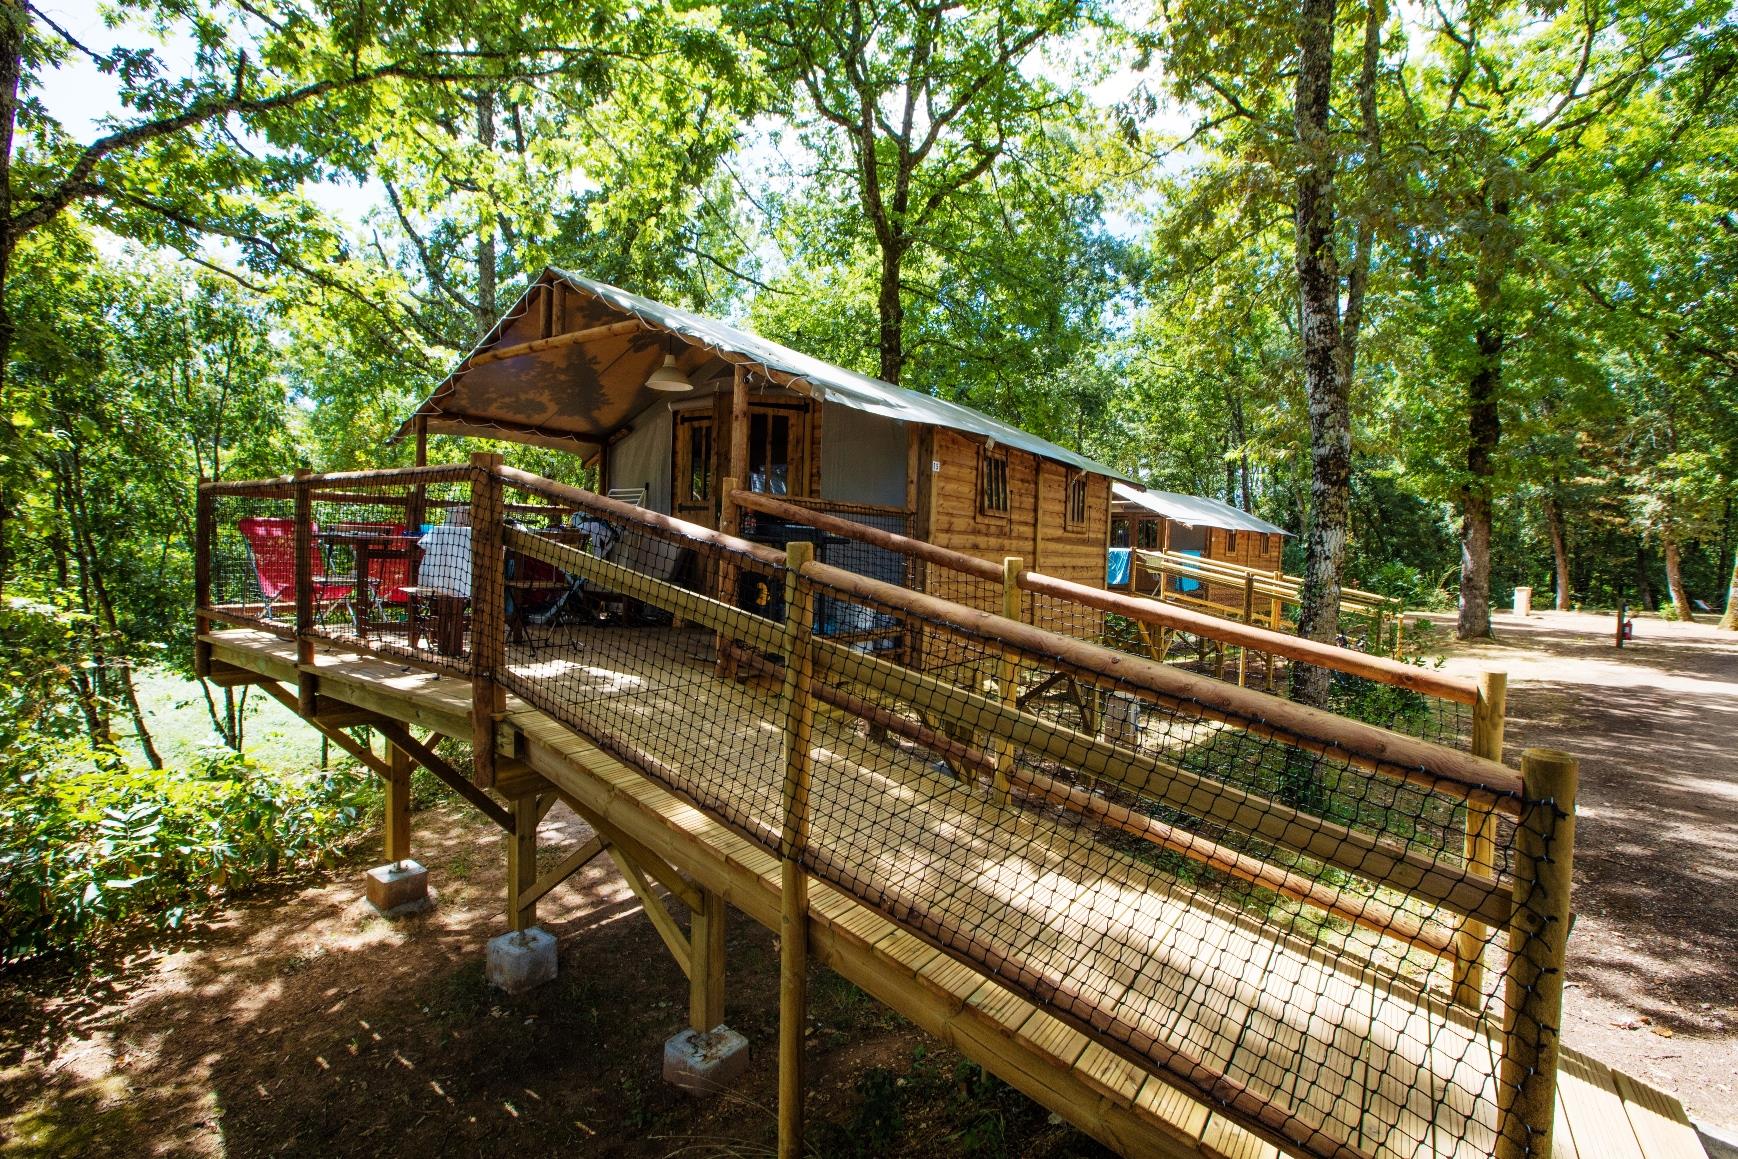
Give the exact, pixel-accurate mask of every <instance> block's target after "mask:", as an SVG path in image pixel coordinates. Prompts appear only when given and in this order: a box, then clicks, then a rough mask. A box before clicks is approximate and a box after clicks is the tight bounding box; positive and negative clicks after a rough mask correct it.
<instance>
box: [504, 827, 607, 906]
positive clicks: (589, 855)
mask: <svg viewBox="0 0 1738 1159" xmlns="http://www.w3.org/2000/svg"><path fill="white" fill-rule="evenodd" d="M608 844H609V842H607V841H605V840H604V839H603V838H602V837H600V836H597V835H596V834H593V835H592V838H591V840H589V841H587V842H586V843H585V844H583V845H581V846H580V847H579V848H578V849H575V850H574V851H573V852H572V853H569V854H568V855H567V856H566V857H563V858H562V859H561V862H560V864H558V865H557V866H555V868H553V869H551V870H550V871H549V872H548V873H546V874H544V875H543V876H542V877H540V878H538V879H537V881H536V883H535V884H533V885H532V886H531V887H530V888H528V889H525V890H522V891H520V894H519V900H520V901H521V902H522V903H525V904H529V905H536V904H537V903H538V902H539V901H540V900H542V898H543V895H544V894H546V893H548V892H549V891H550V890H552V889H554V888H555V887H556V886H558V885H560V884H561V883H562V882H564V881H566V880H567V879H568V878H570V877H572V876H573V875H574V874H576V873H578V872H579V871H580V870H582V869H584V868H585V867H586V866H588V865H590V864H591V863H592V862H593V861H595V860H597V856H598V854H600V853H602V852H603V851H604V849H605V847H606V846H608Z"/></svg>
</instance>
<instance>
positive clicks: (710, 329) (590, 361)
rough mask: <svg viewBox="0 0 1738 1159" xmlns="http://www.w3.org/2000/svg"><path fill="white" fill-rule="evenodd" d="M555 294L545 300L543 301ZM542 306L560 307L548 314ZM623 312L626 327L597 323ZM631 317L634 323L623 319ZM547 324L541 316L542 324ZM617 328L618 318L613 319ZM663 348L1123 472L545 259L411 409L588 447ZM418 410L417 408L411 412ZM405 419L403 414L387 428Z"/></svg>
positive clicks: (705, 369)
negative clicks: (534, 346)
mask: <svg viewBox="0 0 1738 1159" xmlns="http://www.w3.org/2000/svg"><path fill="white" fill-rule="evenodd" d="M546 301H548V302H552V303H556V304H555V305H553V306H549V307H546V306H545V304H544V303H545V302H546ZM546 309H550V310H554V311H556V312H558V316H553V317H546V316H545V313H544V311H545V310H546ZM617 322H628V323H630V325H629V326H627V327H626V329H625V332H621V333H615V332H602V331H604V330H605V328H611V327H610V324H611V323H617ZM635 322H637V323H638V326H637V327H636V326H633V325H632V324H631V323H635ZM546 323H547V325H546ZM611 329H614V328H611ZM584 330H599V331H600V333H598V334H597V335H596V336H595V337H594V338H588V339H587V340H586V341H584V342H579V343H570V344H566V345H556V346H552V347H549V348H545V349H541V350H535V351H527V352H525V353H522V354H518V355H515V356H513V357H510V358H502V359H491V358H489V357H488V356H489V355H490V353H491V352H492V351H495V350H502V349H505V348H507V347H513V346H518V345H521V344H524V343H528V342H534V341H537V340H538V339H540V338H542V337H545V336H547V335H549V334H563V333H569V332H575V331H584ZM666 353H673V354H676V355H677V364H678V366H680V367H681V369H682V371H683V373H685V374H687V375H688V376H689V377H690V378H691V379H692V380H693V381H695V382H706V381H711V380H712V379H714V378H716V377H718V376H721V375H728V374H729V372H730V371H731V368H732V367H733V366H746V367H748V368H750V369H753V370H758V371H760V372H761V373H763V374H765V375H766V376H767V377H768V378H769V379H771V380H772V381H773V382H776V383H778V384H780V385H783V386H788V387H790V388H792V389H793V390H797V391H799V392H800V393H803V394H807V395H810V396H811V397H814V398H818V399H822V400H824V401H826V402H831V403H836V404H838V405H840V406H845V407H850V408H851V409H853V410H860V411H866V412H868V413H870V414H875V415H880V416H882V417H883V418H890V419H898V420H901V421H904V422H911V423H923V424H929V425H933V426H940V427H948V428H950V429H953V430H957V431H964V432H967V433H970V434H976V435H981V436H984V437H986V438H991V439H994V440H995V441H996V442H998V443H1002V444H1005V445H1007V446H1010V447H1017V448H1019V449H1020V450H1023V451H1029V452H1031V453H1032V454H1034V455H1039V456H1041V457H1043V458H1046V459H1053V460H1055V461H1057V462H1059V463H1066V464H1068V465H1069V466H1073V467H1077V468H1080V469H1081V470H1085V471H1091V472H1094V473H1096V474H1100V475H1108V476H1110V477H1111V478H1113V479H1121V478H1125V476H1123V475H1122V474H1120V473H1119V472H1117V471H1114V470H1112V469H1111V468H1109V467H1106V466H1105V465H1104V464H1102V463H1096V462H1094V461H1093V460H1091V459H1088V458H1086V457H1085V456H1083V455H1079V454H1076V453H1075V452H1073V451H1070V450H1068V449H1067V448H1065V447H1060V446H1058V445H1056V444H1055V443H1052V442H1049V441H1048V440H1045V439H1041V438H1039V437H1037V436H1036V435H1032V434H1028V433H1027V432H1025V431H1022V430H1020V429H1018V428H1017V427H1012V426H1009V425H1008V424H1006V423H1003V422H998V421H997V420H995V419H992V418H990V417H989V416H988V415H983V414H979V413H978V412H977V411H975V410H972V409H971V408H970V407H965V406H960V405H959V404H957V403H951V402H947V401H945V400H943V399H939V398H934V397H931V396H930V395H927V394H921V393H919V392H917V391H913V390H906V389H904V388H902V387H898V386H894V385H892V384H891V383H887V382H882V381H881V380H880V379H876V378H870V377H869V376H868V375H864V374H858V373H857V372H855V371H852V370H846V369H845V368H844V367H842V366H834V365H833V364H832V363H829V362H823V361H821V360H820V359H818V358H814V357H812V356H810V355H807V354H803V353H801V352H800V351H796V350H792V349H790V348H789V347H787V346H781V345H779V344H778V343H776V342H770V341H768V340H767V339H765V338H761V337H760V336H758V335H756V334H751V333H749V332H748V331H746V330H739V329H737V328H736V327H734V326H729V325H726V324H725V323H723V322H719V321H717V320H715V319H712V318H705V317H702V316H701V315H699V314H695V313H692V312H690V311H688V310H683V309H681V308H679V307H676V306H667V305H665V304H663V303H662V302H654V301H652V300H651V299H650V298H643V297H641V296H640V295H638V294H631V293H629V292H628V291H626V290H622V289H618V288H617V287H615V286H611V285H607V284H605V283H603V282H595V281H592V280H591V279H589V278H582V277H580V276H579V275H577V274H572V273H568V272H567V271H565V270H559V269H556V268H554V267H553V266H552V267H550V268H548V269H546V270H544V271H543V273H542V275H541V276H539V277H538V279H537V280H536V281H535V282H534V283H532V285H531V286H530V287H529V288H528V289H527V290H526V292H525V294H524V295H523V296H521V297H520V299H519V301H518V302H516V303H515V304H514V306H513V308H512V309H511V310H509V311H508V312H507V314H506V315H505V316H504V317H503V318H502V319H501V321H500V322H499V323H498V324H497V325H496V326H495V328H494V330H492V331H491V332H490V333H489V335H488V337H486V338H485V339H483V341H482V342H480V343H479V344H478V345H477V347H476V348H475V349H474V350H472V351H471V352H470V353H469V354H467V355H466V356H465V357H464V358H463V359H461V360H460V361H459V364H458V365H457V367H455V368H454V370H453V372H452V374H450V375H449V376H448V377H447V379H446V381H444V382H442V383H441V385H440V386H439V387H438V388H437V389H436V390H435V392H434V393H433V394H432V395H430V396H429V398H428V400H427V401H425V402H424V403H423V404H422V406H420V407H419V408H417V412H416V414H417V415H420V416H425V417H426V419H427V421H428V429H429V430H430V432H432V433H435V434H465V435H477V436H480V437H484V438H498V439H508V440H511V441H516V442H524V443H532V444H536V445H539V446H550V447H558V448H560V449H563V450H571V451H577V452H580V453H590V452H592V451H595V450H596V449H598V448H599V447H601V446H603V445H604V444H605V443H607V442H608V440H609V439H610V438H611V437H612V436H614V435H616V434H617V433H618V432H619V431H620V430H622V429H623V428H624V426H625V425H626V424H627V422H628V420H629V419H630V418H631V417H632V416H633V415H635V414H638V413H639V412H640V411H641V410H643V409H644V408H645V407H646V406H648V405H650V404H651V403H653V402H655V401H657V400H658V399H660V398H667V397H669V396H667V395H659V394H657V393H655V392H653V391H650V390H647V389H646V387H645V385H644V384H645V381H646V376H647V375H649V374H650V373H651V372H652V370H653V369H654V368H655V367H656V366H657V365H658V364H659V363H660V362H661V361H662V360H663V357H664V355H665V354H666ZM413 417H415V416H413ZM409 429H410V422H409V421H407V422H406V423H405V424H404V426H402V427H400V429H399V432H398V434H397V435H396V436H394V437H395V438H401V437H403V436H404V435H405V434H406V433H407V431H408V430H409Z"/></svg>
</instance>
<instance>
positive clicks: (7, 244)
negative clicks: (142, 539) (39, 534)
mask: <svg viewBox="0 0 1738 1159" xmlns="http://www.w3.org/2000/svg"><path fill="white" fill-rule="evenodd" d="M29 22H30V16H29V12H28V10H27V9H26V8H25V7H24V4H23V3H22V2H21V0H0V423H5V424H7V427H8V428H10V426H11V419H10V417H9V416H10V415H11V414H12V410H13V407H12V399H11V390H10V384H9V382H8V380H7V368H8V367H9V366H10V365H11V364H12V310H11V308H10V305H9V297H8V295H7V292H6V283H7V280H8V278H9V277H10V276H11V273H12V251H13V248H14V247H15V246H16V245H17V238H15V237H14V236H13V233H12V224H11V223H12V132H13V128H14V126H15V125H16V123H17V120H18V79H19V77H20V75H21V74H22V72H23V64H24V34H25V30H26V29H27V28H28V27H29ZM11 433H12V432H11V431H10V430H8V434H9V435H10V434H11ZM8 441H10V438H9V439H8ZM13 503H14V499H13V496H12V489H11V488H10V487H9V486H7V479H6V475H5V474H4V473H0V595H4V593H5V591H6V581H7V580H8V579H9V578H10V572H11V569H12V559H11V554H10V552H9V551H8V550H7V547H8V532H7V528H8V527H10V526H11V522H12V519H11V516H12V505H13Z"/></svg>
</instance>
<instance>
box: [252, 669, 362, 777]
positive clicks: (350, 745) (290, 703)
mask: <svg viewBox="0 0 1738 1159" xmlns="http://www.w3.org/2000/svg"><path fill="white" fill-rule="evenodd" d="M260 690H261V691H262V692H264V693H265V694H266V695H267V696H270V697H271V698H272V699H273V700H275V701H277V702H278V703H279V704H281V705H283V706H284V707H285V708H287V709H289V710H290V711H291V712H295V711H296V709H297V700H296V697H295V695H294V694H292V693H290V692H286V691H285V690H284V688H283V686H282V685H280V684H277V683H265V684H261V685H260ZM304 719H305V720H307V722H308V723H309V724H311V725H313V726H314V727H315V728H316V729H317V730H319V732H320V735H321V736H324V737H325V738H326V739H327V740H329V741H331V742H332V743H333V744H335V745H337V746H338V747H339V748H340V749H342V750H343V751H344V752H346V753H349V754H350V755H351V756H352V757H354V758H356V760H357V761H358V762H359V763H360V764H361V765H362V766H363V767H364V768H367V769H370V770H372V771H373V772H374V773H375V774H376V775H378V776H380V777H381V778H382V779H390V778H391V777H392V766H390V765H388V764H387V763H386V762H385V761H383V760H381V759H380V758H379V757H377V756H375V755H374V754H373V753H372V752H370V751H369V750H368V749H367V748H366V747H364V746H363V745H361V744H358V743H357V742H356V738H354V737H352V736H350V735H349V734H348V733H345V732H342V731H340V730H338V729H335V728H328V727H327V726H326V725H325V724H323V723H321V722H320V721H318V720H315V719H314V718H312V717H305V718H304Z"/></svg>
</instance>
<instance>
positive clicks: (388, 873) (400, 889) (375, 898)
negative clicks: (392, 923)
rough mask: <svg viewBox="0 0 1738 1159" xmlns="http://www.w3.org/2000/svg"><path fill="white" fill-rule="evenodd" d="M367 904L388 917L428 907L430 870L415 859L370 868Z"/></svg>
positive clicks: (419, 911)
mask: <svg viewBox="0 0 1738 1159" xmlns="http://www.w3.org/2000/svg"><path fill="white" fill-rule="evenodd" d="M366 888H367V893H368V903H369V904H370V905H372V906H373V907H374V908H375V909H377V910H379V911H380V912H381V913H383V914H385V915H386V916H387V917H389V918H397V917H404V916H405V915H407V914H414V913H421V912H422V911H423V910H426V909H427V908H428V907H429V899H428V870H426V869H424V868H423V867H422V866H421V865H419V864H418V863H416V862H414V861H410V860H405V861H394V862H391V863H389V864H386V865H376V866H375V867H374V868H373V869H370V870H369V871H368V877H367V887H366Z"/></svg>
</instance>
